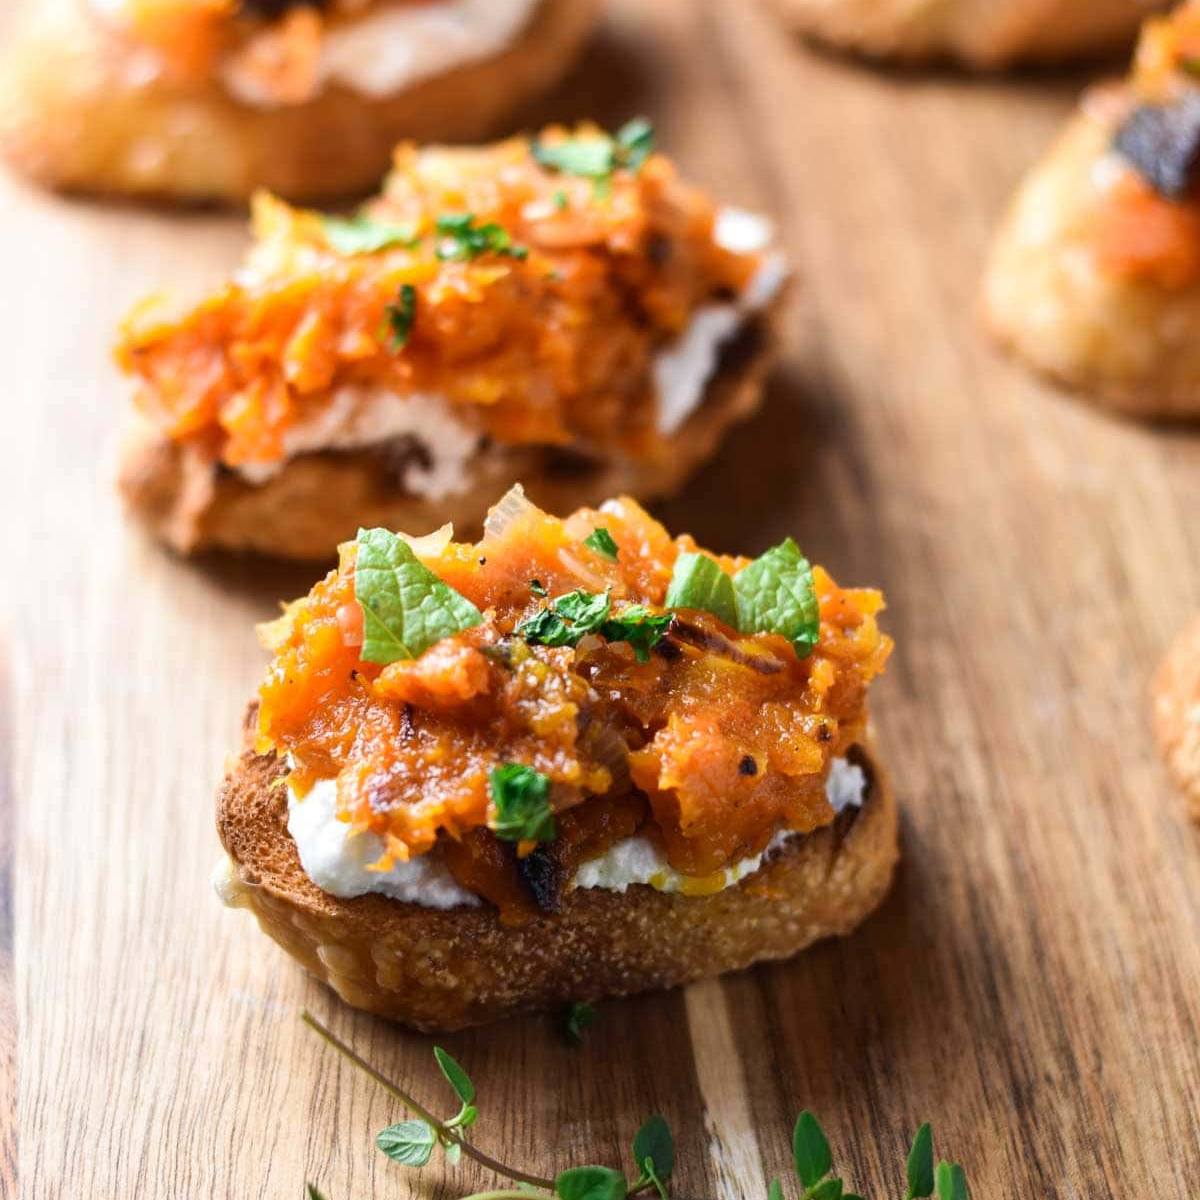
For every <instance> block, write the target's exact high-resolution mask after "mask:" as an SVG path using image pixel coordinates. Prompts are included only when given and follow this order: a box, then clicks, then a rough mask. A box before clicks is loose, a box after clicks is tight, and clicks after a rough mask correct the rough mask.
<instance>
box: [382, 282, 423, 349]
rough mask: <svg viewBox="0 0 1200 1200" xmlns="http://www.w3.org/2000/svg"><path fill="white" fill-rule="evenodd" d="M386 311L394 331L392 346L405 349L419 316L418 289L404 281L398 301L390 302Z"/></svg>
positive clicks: (390, 326) (389, 323)
mask: <svg viewBox="0 0 1200 1200" xmlns="http://www.w3.org/2000/svg"><path fill="white" fill-rule="evenodd" d="M384 312H385V313H386V314H387V321H388V328H389V329H390V330H391V333H392V348H393V349H394V350H403V349H404V347H405V346H407V345H408V335H409V334H410V333H412V327H413V321H415V320H416V318H417V289H416V288H415V287H413V285H412V284H411V283H402V284H401V285H400V292H399V294H398V296H397V298H396V303H395V304H389V305H388V306H387V307H386V308H385V309H384Z"/></svg>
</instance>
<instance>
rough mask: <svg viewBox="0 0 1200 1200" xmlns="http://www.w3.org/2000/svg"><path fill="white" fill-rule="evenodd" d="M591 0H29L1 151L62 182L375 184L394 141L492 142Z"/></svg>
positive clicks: (13, 48) (2, 98)
mask: <svg viewBox="0 0 1200 1200" xmlns="http://www.w3.org/2000/svg"><path fill="white" fill-rule="evenodd" d="M598 8H599V0H25V2H24V4H23V7H22V8H21V10H20V12H19V13H18V14H15V20H14V22H13V24H14V25H15V28H14V29H13V31H12V33H11V35H10V37H9V42H8V50H7V53H6V56H5V59H4V63H3V65H2V67H0V146H2V147H3V149H4V151H5V152H6V153H7V155H8V157H9V158H10V159H11V161H12V162H13V163H14V164H15V165H16V166H17V167H18V168H19V169H21V170H23V171H25V172H26V173H28V174H29V175H31V176H33V177H35V178H36V179H38V180H39V181H41V182H43V183H45V184H48V185H50V186H53V187H57V188H63V189H67V190H76V191H86V192H102V193H117V194H128V195H137V196H147V197H153V198H158V199H177V200H188V201H192V200H242V199H245V198H246V197H248V196H249V195H250V194H251V192H252V191H254V189H255V188H259V187H264V188H269V189H271V190H272V191H275V192H278V193H280V194H281V195H284V196H288V197H290V198H292V199H297V200H309V201H312V200H318V199H329V198H335V197H342V196H346V195H352V194H356V193H359V194H361V193H363V192H366V191H367V190H368V189H370V188H372V187H374V186H375V184H376V183H377V182H378V180H379V178H380V176H381V175H382V174H383V173H384V171H385V170H387V164H388V158H389V156H390V154H391V150H392V147H393V146H394V145H395V144H396V142H397V141H399V140H400V139H401V138H417V139H421V140H433V139H445V140H451V141H458V140H463V139H470V138H477V137H482V136H484V135H485V134H488V133H490V132H491V131H492V130H493V129H495V128H496V127H497V126H498V125H499V124H500V123H501V122H502V121H503V120H504V119H505V118H506V117H507V116H508V115H509V114H510V113H513V112H515V111H516V110H517V108H518V107H519V105H521V104H522V103H523V102H524V101H526V100H528V99H529V98H530V97H532V96H533V95H534V94H536V93H537V92H539V91H542V90H543V89H545V88H547V87H548V86H549V85H550V84H552V83H553V82H555V81H556V80H557V79H558V77H559V76H560V75H562V74H563V73H564V71H565V70H566V68H567V67H568V66H569V64H570V63H571V61H572V60H573V59H574V57H575V54H576V51H577V50H578V49H579V47H580V46H581V45H582V43H583V41H584V39H585V37H586V35H587V34H588V32H589V31H590V29H591V27H592V25H593V23H594V21H595V18H596V15H597V11H598Z"/></svg>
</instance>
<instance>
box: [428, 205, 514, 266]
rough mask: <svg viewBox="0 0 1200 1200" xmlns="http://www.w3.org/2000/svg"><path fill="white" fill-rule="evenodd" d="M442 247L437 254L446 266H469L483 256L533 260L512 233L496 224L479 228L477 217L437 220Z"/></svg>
mask: <svg viewBox="0 0 1200 1200" xmlns="http://www.w3.org/2000/svg"><path fill="white" fill-rule="evenodd" d="M437 231H438V235H439V237H438V244H437V249H436V251H435V253H436V254H437V256H438V258H440V259H441V260H442V261H443V262H469V261H470V260H472V259H476V258H478V257H479V256H480V255H481V254H499V255H501V256H502V257H504V258H516V259H525V258H528V257H529V249H528V247H526V246H518V245H516V244H515V243H514V242H513V240H512V236H511V235H510V234H509V232H508V230H507V229H505V228H504V227H503V226H501V225H497V224H496V223H495V222H494V221H489V222H488V223H487V224H485V225H476V224H475V215H474V213H447V214H444V215H443V216H440V217H438V219H437Z"/></svg>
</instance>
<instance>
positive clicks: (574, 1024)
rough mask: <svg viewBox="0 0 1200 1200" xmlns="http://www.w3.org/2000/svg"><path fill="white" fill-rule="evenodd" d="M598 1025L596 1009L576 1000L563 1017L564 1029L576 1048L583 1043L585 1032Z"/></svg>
mask: <svg viewBox="0 0 1200 1200" xmlns="http://www.w3.org/2000/svg"><path fill="white" fill-rule="evenodd" d="M595 1023H596V1008H595V1006H594V1005H592V1004H588V1003H586V1002H585V1001H583V1000H574V1001H572V1002H571V1004H569V1005H568V1006H567V1011H566V1013H565V1014H564V1016H563V1028H564V1030H565V1032H566V1035H567V1038H568V1040H569V1041H571V1042H574V1043H575V1045H576V1046H578V1045H580V1044H581V1043H582V1042H583V1034H584V1030H586V1029H589V1028H590V1027H591V1026H592V1025H594V1024H595Z"/></svg>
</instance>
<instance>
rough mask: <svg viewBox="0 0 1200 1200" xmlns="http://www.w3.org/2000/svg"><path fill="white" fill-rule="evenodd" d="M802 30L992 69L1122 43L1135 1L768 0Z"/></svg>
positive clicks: (869, 49) (918, 58)
mask: <svg viewBox="0 0 1200 1200" xmlns="http://www.w3.org/2000/svg"><path fill="white" fill-rule="evenodd" d="M772 2H773V4H774V6H775V7H776V9H778V11H779V12H780V13H781V15H782V16H783V17H784V19H785V20H787V21H789V22H790V23H791V24H792V25H794V26H795V27H796V28H797V29H798V30H799V31H800V32H801V33H804V34H807V35H809V36H812V37H814V38H816V39H818V40H819V41H823V42H827V43H829V44H830V45H833V46H838V47H841V48H843V49H847V50H852V51H854V52H856V53H859V54H863V55H866V56H868V57H870V58H888V59H898V60H901V61H906V62H924V61H929V60H937V59H944V58H953V59H958V60H959V61H961V62H963V63H965V64H966V65H967V66H971V67H977V68H981V69H992V68H997V67H1005V66H1010V65H1012V64H1014V63H1017V62H1052V61H1056V60H1061V59H1066V58H1071V57H1076V56H1081V55H1088V54H1097V53H1100V52H1102V51H1105V50H1111V49H1114V48H1115V47H1118V46H1122V45H1124V44H1126V43H1127V42H1128V41H1129V40H1130V39H1131V38H1132V36H1133V34H1134V33H1135V32H1136V30H1137V28H1138V25H1139V24H1140V22H1141V21H1142V19H1143V18H1144V17H1145V16H1146V14H1147V12H1148V11H1150V7H1149V6H1147V5H1145V4H1142V3H1138V0H925V2H924V3H921V2H920V0H918V2H916V3H914V0H772Z"/></svg>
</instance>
